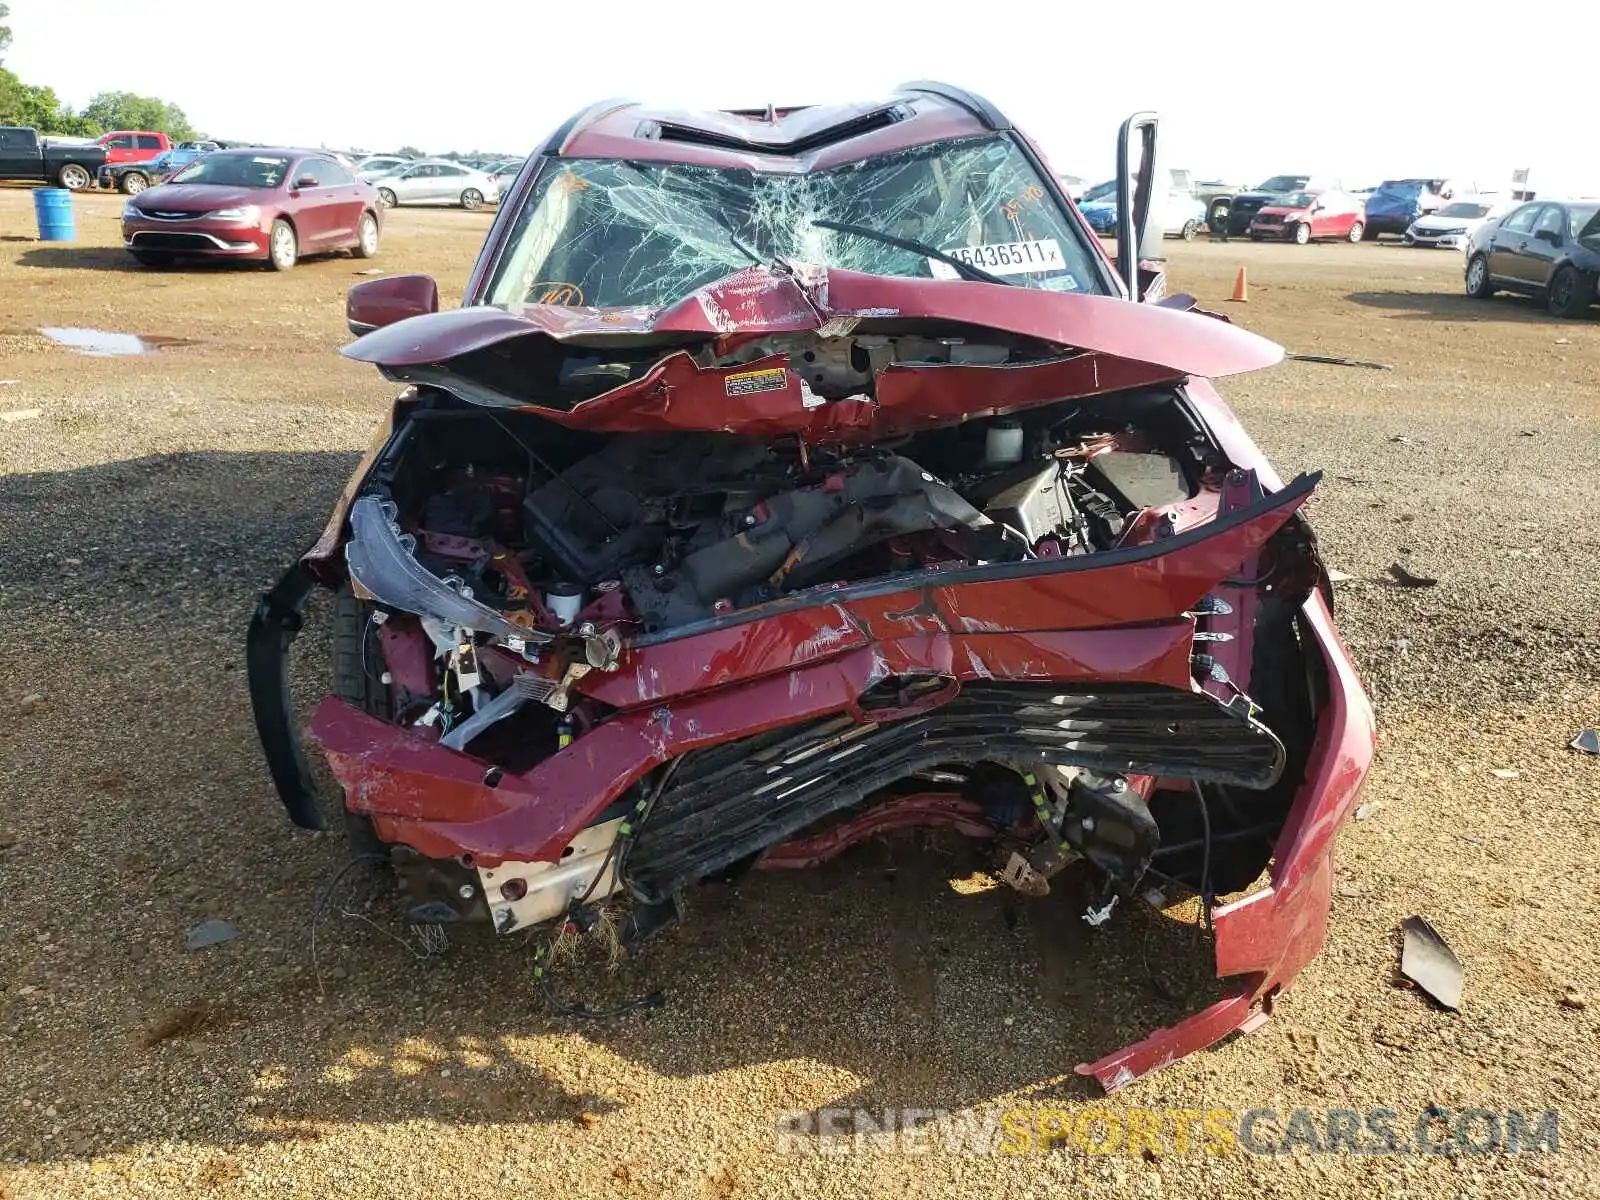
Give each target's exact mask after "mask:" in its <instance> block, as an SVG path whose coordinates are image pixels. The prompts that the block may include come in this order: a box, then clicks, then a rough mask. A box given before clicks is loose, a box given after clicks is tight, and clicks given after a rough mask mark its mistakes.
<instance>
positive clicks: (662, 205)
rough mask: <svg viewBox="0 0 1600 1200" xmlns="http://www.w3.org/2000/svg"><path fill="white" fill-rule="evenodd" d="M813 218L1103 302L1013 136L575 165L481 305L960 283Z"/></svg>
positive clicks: (1063, 219) (524, 217) (531, 201)
mask: <svg viewBox="0 0 1600 1200" xmlns="http://www.w3.org/2000/svg"><path fill="white" fill-rule="evenodd" d="M814 221H830V222H838V223H843V224H852V225H857V226H860V227H862V228H864V229H865V228H870V229H871V230H873V231H875V232H877V233H882V234H889V235H892V236H894V237H896V238H899V239H901V240H903V241H910V242H917V243H921V244H922V245H924V246H927V247H931V248H933V249H936V250H940V251H942V252H943V253H945V254H947V255H950V256H951V257H953V258H957V259H959V260H961V261H962V262H965V263H969V264H970V265H972V266H975V267H979V268H981V269H983V270H984V271H987V272H988V273H990V274H992V275H1000V276H1005V277H1006V279H1007V282H1010V283H1014V284H1020V285H1022V286H1026V287H1036V288H1045V289H1048V290H1051V291H1064V292H1072V291H1085V292H1104V290H1105V285H1104V284H1103V283H1102V282H1101V276H1100V274H1099V273H1098V272H1097V270H1096V268H1095V266H1094V262H1093V259H1092V258H1091V255H1092V253H1093V252H1092V251H1091V250H1090V249H1089V247H1088V246H1087V245H1086V244H1085V242H1084V241H1083V240H1082V239H1081V238H1080V235H1079V233H1078V230H1077V227H1076V226H1075V225H1073V224H1072V223H1071V222H1070V220H1069V218H1068V217H1067V215H1066V214H1065V213H1064V212H1063V211H1062V210H1061V209H1060V208H1059V207H1058V206H1057V204H1056V203H1055V201H1054V200H1053V199H1052V198H1051V196H1050V194H1049V193H1048V192H1047V191H1045V189H1044V187H1043V186H1042V185H1041V183H1040V180H1039V177H1038V175H1037V174H1036V173H1035V172H1034V170H1033V168H1032V167H1031V166H1030V165H1029V163H1028V160H1027V159H1026V158H1025V157H1024V156H1023V154H1022V152H1021V151H1020V150H1019V149H1018V148H1017V147H1016V146H1015V145H1014V144H1013V143H1012V142H1011V141H1010V140H1009V139H1007V138H1005V137H985V138H979V139H967V140H961V141H951V142H940V143H936V144H934V145H931V146H921V147H917V148H916V149H913V150H906V151H901V152H898V153H895V154H890V155H884V156H882V157H878V158H872V159H867V160H865V161H863V162H856V163H849V164H846V165H845V166H841V167H835V168H833V169H831V170H826V171H813V172H809V173H804V174H795V173H785V174H778V173H772V172H759V171H751V170H747V169H743V168H728V167H700V166H686V165H682V164H678V163H635V162H627V161H620V160H596V159H568V160H562V161H559V162H553V163H550V164H548V165H546V166H545V168H544V169H543V172H542V174H541V177H540V180H539V183H538V185H537V187H535V189H534V190H533V192H532V194H531V195H530V196H529V198H528V201H527V203H526V205H525V206H524V208H523V209H522V211H521V212H520V213H519V214H518V216H517V222H516V226H515V227H514V229H513V231H512V234H511V238H510V241H509V243H508V247H507V250H506V252H505V254H504V255H503V256H502V257H501V261H500V264H499V267H498V269H497V271H496V274H495V277H494V282H493V283H492V285H491V286H490V288H489V294H488V302H489V303H490V304H494V305H498V306H500V307H503V308H507V309H512V310H515V309H517V308H520V307H521V306H523V305H527V304H569V305H592V306H599V307H610V306H616V305H633V304H641V305H647V306H659V305H665V304H669V303H671V302H673V301H675V300H680V299H682V298H683V297H684V296H687V295H688V294H689V293H691V292H693V291H694V290H695V289H696V288H699V287H703V286H705V285H706V284H708V283H712V282H714V281H715V280H718V279H721V278H724V277H725V276H727V275H729V274H731V273H733V272H734V271H738V270H742V269H744V268H746V267H749V266H751V265H752V264H753V263H754V262H756V261H762V262H769V263H770V262H772V261H775V260H778V259H784V260H789V261H794V262H805V263H815V264H820V265H824V266H830V267H842V268H847V269H849V270H854V271H864V272H867V273H870V274H875V275H900V276H916V277H921V278H925V279H926V278H935V279H954V278H956V277H957V273H956V271H955V270H954V269H953V268H952V267H951V266H950V265H949V264H947V263H943V262H940V261H938V260H936V259H930V258H929V256H928V255H926V254H923V253H919V252H917V251H915V250H910V249H905V248H903V247H898V246H893V245H889V244H886V243H885V242H883V241H881V240H878V239H876V238H870V237H866V236H864V235H862V234H858V233H847V232H842V231H837V230H829V229H822V228H819V227H817V226H816V225H814V224H813V222H814Z"/></svg>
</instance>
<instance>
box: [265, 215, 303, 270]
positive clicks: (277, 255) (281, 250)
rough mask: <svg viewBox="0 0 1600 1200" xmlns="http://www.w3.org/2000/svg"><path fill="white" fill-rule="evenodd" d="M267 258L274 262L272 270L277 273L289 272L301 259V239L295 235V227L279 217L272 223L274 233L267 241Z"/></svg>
mask: <svg viewBox="0 0 1600 1200" xmlns="http://www.w3.org/2000/svg"><path fill="white" fill-rule="evenodd" d="M267 257H268V258H270V259H271V260H272V269H273V270H275V271H288V270H291V269H292V268H293V267H294V264H295V263H296V262H297V261H299V258H300V239H299V238H297V237H295V235H294V226H292V225H290V224H289V222H287V221H285V220H284V219H283V218H282V217H279V218H278V219H277V220H276V221H274V222H273V223H272V233H271V234H269V235H268V239H267Z"/></svg>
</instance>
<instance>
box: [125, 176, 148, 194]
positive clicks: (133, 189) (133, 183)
mask: <svg viewBox="0 0 1600 1200" xmlns="http://www.w3.org/2000/svg"><path fill="white" fill-rule="evenodd" d="M149 186H150V176H148V175H146V174H145V173H144V172H143V171H124V172H123V174H122V178H121V179H119V180H117V187H118V188H119V189H120V190H121V191H122V192H123V194H124V195H128V196H137V195H138V194H139V193H140V192H142V191H144V190H145V188H147V187H149Z"/></svg>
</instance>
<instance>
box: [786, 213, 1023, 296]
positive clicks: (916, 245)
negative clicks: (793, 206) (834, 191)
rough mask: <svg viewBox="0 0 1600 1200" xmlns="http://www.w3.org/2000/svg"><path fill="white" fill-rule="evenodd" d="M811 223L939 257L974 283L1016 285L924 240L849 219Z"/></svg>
mask: <svg viewBox="0 0 1600 1200" xmlns="http://www.w3.org/2000/svg"><path fill="white" fill-rule="evenodd" d="M811 224H813V225H815V226H816V227H817V228H818V229H831V230H833V231H834V232H835V233H853V234H855V235H856V236H857V237H864V238H870V239H871V240H873V241H875V242H882V243H883V244H884V245H886V246H893V247H895V248H896V249H898V250H909V251H910V252H911V253H912V254H923V255H926V256H927V257H929V258H934V259H938V260H939V261H940V262H942V263H944V264H945V265H946V266H950V267H954V268H955V271H956V274H957V275H959V276H961V278H963V279H965V280H968V281H970V282H972V283H998V284H1002V285H1004V286H1005V287H1013V286H1015V285H1014V284H1012V282H1011V281H1010V280H1009V279H1002V278H1000V276H998V275H991V274H989V272H987V271H985V270H984V269H983V268H982V267H975V266H973V265H972V264H971V263H968V262H962V261H961V260H960V259H959V258H956V257H955V256H953V255H950V254H946V253H945V252H944V251H943V250H935V249H934V248H933V247H932V246H927V245H924V244H923V243H922V242H914V241H912V240H911V239H910V238H903V237H896V236H895V235H894V234H892V233H884V232H883V231H882V230H880V229H873V228H871V227H870V226H867V225H852V224H850V222H848V221H827V220H819V219H817V218H815V217H813V218H812V219H811Z"/></svg>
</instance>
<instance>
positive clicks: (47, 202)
mask: <svg viewBox="0 0 1600 1200" xmlns="http://www.w3.org/2000/svg"><path fill="white" fill-rule="evenodd" d="M33 214H34V216H36V217H38V218H39V240H40V241H41V242H70V241H72V240H73V239H74V238H75V237H77V230H76V228H74V226H73V222H72V193H71V192H69V191H67V189H66V188H35V189H34V190H33Z"/></svg>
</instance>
